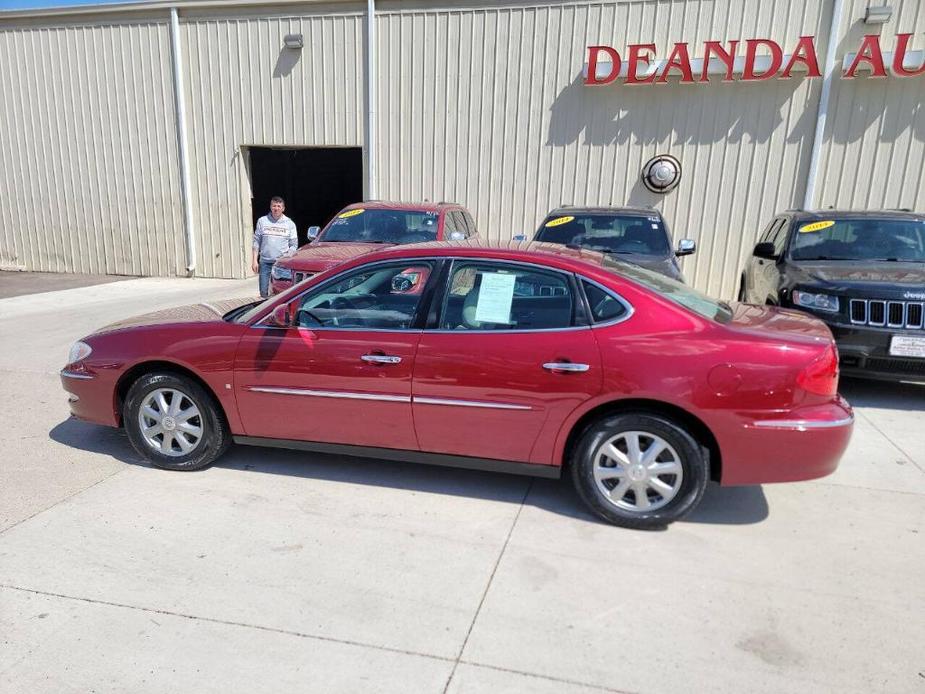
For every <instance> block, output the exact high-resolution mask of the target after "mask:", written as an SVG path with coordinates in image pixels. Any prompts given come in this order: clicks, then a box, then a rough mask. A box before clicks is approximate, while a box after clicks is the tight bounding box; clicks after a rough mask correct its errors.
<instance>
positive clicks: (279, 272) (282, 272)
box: [270, 263, 292, 280]
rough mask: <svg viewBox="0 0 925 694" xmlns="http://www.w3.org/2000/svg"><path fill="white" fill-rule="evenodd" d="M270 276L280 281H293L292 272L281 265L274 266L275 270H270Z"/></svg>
mask: <svg viewBox="0 0 925 694" xmlns="http://www.w3.org/2000/svg"><path fill="white" fill-rule="evenodd" d="M270 274H271V275H272V276H273V278H274V279H278V280H291V279H292V270H290V269H289V268H288V267H283V266H282V265H280V264H279V263H276V264H274V265H273V269H272V270H270Z"/></svg>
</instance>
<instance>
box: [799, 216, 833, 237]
mask: <svg viewBox="0 0 925 694" xmlns="http://www.w3.org/2000/svg"><path fill="white" fill-rule="evenodd" d="M831 226H835V222H834V221H832V220H831V219H827V220H826V221H824V222H813V223H812V224H804V225H803V226H801V227H800V228H799V229H797V231H799V232H800V233H801V234H808V233H809V232H811V231H820V230H822V229H828V228H829V227H831Z"/></svg>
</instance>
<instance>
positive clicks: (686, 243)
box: [674, 239, 697, 256]
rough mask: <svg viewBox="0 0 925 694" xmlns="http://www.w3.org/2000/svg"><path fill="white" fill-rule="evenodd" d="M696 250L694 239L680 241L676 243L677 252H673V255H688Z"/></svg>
mask: <svg viewBox="0 0 925 694" xmlns="http://www.w3.org/2000/svg"><path fill="white" fill-rule="evenodd" d="M696 250H697V242H696V241H694V239H681V240H680V241H678V250H676V251H675V252H674V254H675V255H678V256H681V255H690V254H691V253H693V252H695V251H696Z"/></svg>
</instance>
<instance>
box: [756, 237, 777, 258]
mask: <svg viewBox="0 0 925 694" xmlns="http://www.w3.org/2000/svg"><path fill="white" fill-rule="evenodd" d="M752 255H753V256H755V257H756V258H765V259H766V260H777V253H776V252H775V250H774V244H773V243H771V242H770V241H762V242H761V243H759V244H756V245H755V250H754V251H752Z"/></svg>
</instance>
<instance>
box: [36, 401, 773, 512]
mask: <svg viewBox="0 0 925 694" xmlns="http://www.w3.org/2000/svg"><path fill="white" fill-rule="evenodd" d="M49 437H50V438H51V439H52V440H53V441H56V442H57V443H60V444H62V445H65V446H70V447H72V448H77V449H80V450H83V451H88V452H90V453H96V454H99V455H108V456H110V457H112V458H114V459H115V460H118V461H120V462H122V463H126V464H129V465H138V466H141V467H150V465H149V463H148V462H147V461H146V460H145V459H143V458H142V457H141V456H139V455H138V454H137V453H136V452H135V449H134V448H132V445H131V443H130V442H129V440H128V437H127V436H126V435H125V432H124V431H122V430H120V429H113V428H110V427H105V426H99V425H95V424H89V423H86V422H82V421H80V420H78V419H75V418H69V419H66V420H65V421H63V422H61V423H60V424H58V425H56V426H55V427H54V428H53V429H52V430H51V431H50V432H49ZM216 467H220V468H224V469H229V470H240V471H246V472H255V473H263V474H272V475H286V476H290V477H302V478H306V479H318V480H325V481H330V482H343V483H345V484H363V485H370V486H377V487H390V488H393V489H405V490H409V491H415V492H424V493H432V494H447V495H453V496H464V497H471V498H477V499H485V500H489V501H501V502H505V503H521V502H522V501H523V502H524V503H525V504H527V505H529V506H534V507H536V508H539V509H542V510H545V511H549V512H551V513H555V514H557V515H562V516H567V517H570V518H575V519H579V520H586V521H588V522H591V523H599V522H601V521H599V520H598V519H597V518H596V517H595V516H593V515H592V514H591V513H589V512H587V511H586V510H585V509H584V505H583V504H582V502H581V500H580V499H579V498H578V495H577V493H576V492H575V490H574V489H573V487H572V484H571V480H570V479H569V478H568V475H564V476H563V478H562V479H558V480H551V479H540V478H530V477H522V476H519V475H510V474H505V473H495V472H482V471H477V470H463V469H456V468H445V467H439V466H431V465H418V464H414V463H401V462H394V461H380V460H374V459H370V458H354V457H351V456H342V455H331V454H325V453H307V452H303V451H290V450H283V449H276V448H260V447H256V446H241V445H238V446H233V447H232V448H231V449H230V450H229V451H228V453H227V454H225V456H224V457H222V459H221V460H220V461H219V463H218V464H217V465H216ZM768 512H769V511H768V503H767V500H766V499H765V496H764V492H763V490H762V488H761V487H760V486H752V487H725V488H724V487H720V486H719V485H717V484H712V483H711V484H710V485H709V486H708V487H707V490H706V492H705V494H704V497H703V500H702V502H701V503H700V505H699V506H698V507H697V509H696V510H695V511H694V512H693V513H691V514H690V515H689V516H688V517H687V518H685V519H684V521H683V522H685V523H707V524H716V525H747V524H751V523H759V522H761V521H762V520H764V519H765V518H767V517H768Z"/></svg>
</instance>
